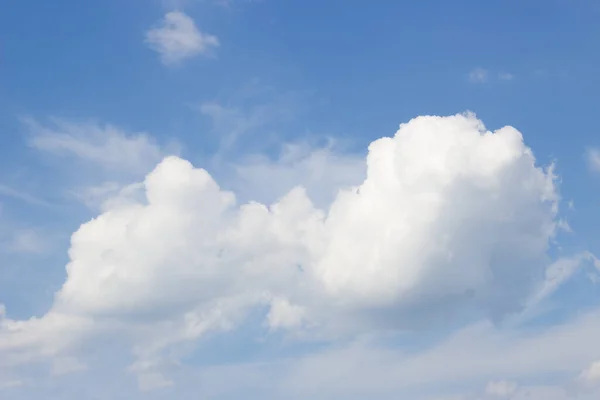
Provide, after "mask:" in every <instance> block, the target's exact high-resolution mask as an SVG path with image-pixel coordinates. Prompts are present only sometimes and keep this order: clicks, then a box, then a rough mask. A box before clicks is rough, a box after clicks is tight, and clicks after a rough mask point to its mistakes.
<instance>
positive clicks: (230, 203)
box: [0, 114, 558, 387]
mask: <svg viewBox="0 0 600 400" xmlns="http://www.w3.org/2000/svg"><path fill="white" fill-rule="evenodd" d="M117 200H118V201H113V202H109V203H107V204H106V205H105V207H104V211H103V213H102V214H100V215H99V216H98V217H96V218H94V219H93V220H91V221H89V222H87V223H85V224H83V225H82V226H81V227H80V228H79V230H78V231H77V232H75V233H74V234H73V236H72V240H71V248H70V250H69V258H70V261H69V263H68V265H67V279H66V281H65V283H64V285H63V287H62V288H61V290H60V291H59V292H58V293H57V294H56V298H55V302H54V305H53V307H52V309H51V311H49V313H48V314H46V315H45V316H43V317H41V318H40V319H32V320H29V321H13V320H10V319H6V318H4V319H3V320H2V327H3V328H2V329H1V330H0V351H3V352H4V353H6V354H7V357H5V359H6V360H13V361H14V362H17V361H18V360H19V359H21V358H23V357H21V358H19V357H20V356H22V355H23V354H25V355H26V357H24V358H25V359H29V358H31V357H33V356H34V355H38V356H40V355H41V356H45V357H49V356H52V357H53V356H55V355H59V354H62V353H65V352H68V348H69V346H70V345H71V344H72V343H76V342H77V341H76V339H79V338H82V339H83V338H86V337H89V335H91V334H93V333H97V332H99V331H101V332H107V331H110V332H120V333H121V334H122V336H124V337H127V338H129V339H130V340H131V342H132V343H133V344H134V346H133V348H132V352H133V355H134V357H135V360H136V361H135V362H134V364H133V365H131V368H130V370H131V371H132V372H135V373H136V374H138V376H139V378H140V384H141V385H142V386H147V387H152V386H155V385H158V386H164V385H167V384H169V381H168V380H167V379H165V378H163V377H162V375H160V374H159V372H160V370H161V369H162V368H163V366H164V365H165V363H169V362H176V360H174V359H173V357H175V359H176V358H177V357H176V356H173V354H179V351H175V350H173V349H177V348H179V347H180V346H181V345H185V344H186V343H193V342H194V341H196V340H197V339H198V338H199V337H201V336H203V335H206V334H207V333H210V332H212V333H218V332H222V331H228V330H231V329H233V328H235V327H236V326H239V325H240V324H241V323H243V321H244V320H245V318H246V317H247V315H248V313H249V312H250V311H251V310H256V309H258V310H260V309H264V310H267V311H265V314H263V317H264V318H265V320H266V323H267V324H269V325H270V326H271V328H277V329H291V330H295V331H298V330H304V331H305V333H307V334H316V335H323V334H326V335H331V334H335V335H341V334H343V335H351V334H354V333H357V332H361V331H363V330H365V329H366V330H372V329H374V328H381V329H395V328H402V327H414V326H416V325H418V324H422V323H431V322H432V321H437V322H439V321H440V318H441V320H442V321H443V320H444V318H443V317H440V316H446V318H447V316H448V315H451V314H452V315H460V316H463V317H467V318H475V317H491V318H494V319H496V320H500V319H501V318H503V317H504V316H506V315H507V314H509V313H513V312H518V311H520V310H521V309H522V308H523V307H524V305H525V304H527V301H528V299H529V298H530V297H531V295H532V293H534V291H535V289H536V288H537V285H538V284H541V283H542V282H543V280H544V269H545V266H546V265H547V263H548V260H547V256H546V251H547V250H548V246H549V241H550V240H551V239H552V238H553V235H554V233H555V230H556V226H557V219H556V217H557V212H558V210H557V202H558V195H557V191H556V187H555V183H554V176H553V174H552V170H551V169H542V168H540V167H538V166H536V164H535V158H534V156H533V154H532V152H531V151H530V149H529V148H527V147H526V146H525V145H524V143H523V138H522V136H521V134H520V133H519V132H518V131H516V130H515V129H514V128H511V127H505V128H502V129H500V130H498V131H496V132H493V133H492V132H489V131H486V130H485V128H484V126H483V124H482V123H481V121H479V120H478V119H477V118H475V116H473V115H471V114H466V115H456V116H451V117H419V118H416V119H413V120H411V121H410V122H408V123H406V124H402V125H401V126H400V129H399V130H398V132H396V134H395V135H394V136H393V137H387V138H382V139H379V140H377V141H375V142H373V143H372V144H371V145H370V146H369V153H368V156H367V159H366V178H365V179H364V181H363V182H362V183H361V184H360V185H358V186H355V187H348V188H344V189H342V190H340V191H339V193H338V194H337V195H336V197H335V199H334V200H333V202H332V203H331V206H330V207H329V208H328V209H321V208H318V207H316V206H315V205H314V204H313V202H312V201H311V200H310V198H309V197H308V196H307V193H306V191H305V190H304V189H302V188H294V189H292V190H291V191H289V192H288V193H287V194H285V195H284V196H283V197H281V198H280V199H279V200H278V201H277V202H275V203H274V204H272V205H270V206H267V205H264V204H262V203H258V202H249V203H245V204H241V205H237V204H236V197H235V195H234V194H233V193H231V192H228V191H225V190H223V189H221V188H220V187H219V186H218V185H217V183H216V182H215V181H214V179H213V178H212V177H211V176H210V175H209V174H208V172H207V171H205V170H203V169H200V168H195V167H194V166H192V165H191V164H190V163H189V162H187V161H185V160H183V159H180V158H178V157H167V158H165V159H164V160H163V161H162V162H160V163H159V164H158V166H157V167H156V168H155V169H154V170H153V171H152V172H151V173H150V174H148V175H147V176H146V178H145V180H144V181H143V183H142V184H140V185H133V186H132V187H130V190H129V191H126V192H120V194H119V197H118V199H117ZM65 332H69V335H65ZM184 347H185V346H184ZM167 349H171V350H170V351H166V350H167Z"/></svg>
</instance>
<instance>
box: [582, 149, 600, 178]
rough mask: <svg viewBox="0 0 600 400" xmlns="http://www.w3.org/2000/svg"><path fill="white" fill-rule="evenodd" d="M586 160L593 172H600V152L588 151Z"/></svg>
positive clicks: (596, 150)
mask: <svg viewBox="0 0 600 400" xmlns="http://www.w3.org/2000/svg"><path fill="white" fill-rule="evenodd" d="M585 159H586V161H587V164H588V166H589V168H590V170H591V171H593V172H600V150H598V149H596V148H589V149H587V151H586V153H585Z"/></svg>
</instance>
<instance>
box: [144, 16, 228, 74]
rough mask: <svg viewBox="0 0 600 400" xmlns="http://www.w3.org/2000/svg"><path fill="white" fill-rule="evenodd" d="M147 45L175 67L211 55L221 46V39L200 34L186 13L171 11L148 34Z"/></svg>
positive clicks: (167, 63)
mask: <svg viewBox="0 0 600 400" xmlns="http://www.w3.org/2000/svg"><path fill="white" fill-rule="evenodd" d="M146 43H147V44H148V46H149V47H150V48H151V49H152V50H154V51H156V52H157V53H159V54H160V57H161V60H162V62H163V63H164V64H166V65H173V64H179V63H180V62H182V61H184V60H186V59H189V58H192V57H195V56H197V55H200V54H204V55H208V54H210V52H211V50H212V49H213V48H215V47H218V46H219V39H218V38H217V37H216V36H213V35H209V34H206V33H202V32H200V30H198V28H197V27H196V24H195V23H194V20H193V19H192V18H190V17H189V16H188V15H186V14H185V13H183V12H181V11H171V12H169V13H167V14H166V15H165V17H164V19H163V21H162V24H161V25H160V26H159V27H157V28H154V29H151V30H149V31H148V32H147V33H146Z"/></svg>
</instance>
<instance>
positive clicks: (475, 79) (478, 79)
mask: <svg viewBox="0 0 600 400" xmlns="http://www.w3.org/2000/svg"><path fill="white" fill-rule="evenodd" d="M488 76H489V71H488V70H487V69H484V68H479V67H478V68H474V69H473V70H471V71H470V72H469V81H470V82H472V83H485V82H487V80H488Z"/></svg>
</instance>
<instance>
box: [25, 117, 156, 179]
mask: <svg viewBox="0 0 600 400" xmlns="http://www.w3.org/2000/svg"><path fill="white" fill-rule="evenodd" d="M23 122H24V124H25V125H26V127H27V128H28V129H29V133H30V137H29V143H30V145H31V146H32V147H34V148H36V149H38V150H41V151H44V152H48V153H52V154H55V155H58V156H70V157H74V158H75V159H79V160H81V161H85V162H88V163H94V164H96V165H98V166H100V167H103V168H106V169H112V170H119V171H122V170H125V171H133V172H141V171H147V170H148V168H150V167H151V166H152V165H153V164H155V163H156V162H158V161H159V160H160V159H161V158H162V157H163V156H164V154H163V152H162V149H161V148H160V147H159V145H158V144H157V143H156V142H155V141H154V140H153V139H152V138H151V137H150V136H148V135H147V134H145V133H134V134H129V133H127V132H125V131H124V130H122V129H119V128H117V127H114V126H111V125H99V124H95V123H81V122H72V121H68V120H64V119H58V118H52V119H51V121H50V122H51V124H48V125H42V124H41V123H39V122H38V121H35V120H33V119H25V120H23Z"/></svg>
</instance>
